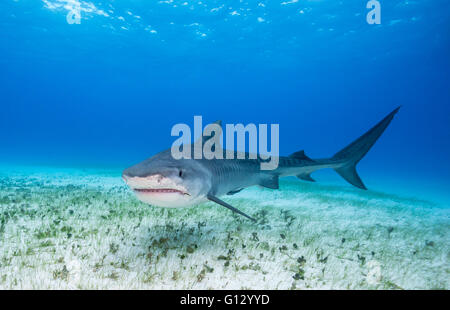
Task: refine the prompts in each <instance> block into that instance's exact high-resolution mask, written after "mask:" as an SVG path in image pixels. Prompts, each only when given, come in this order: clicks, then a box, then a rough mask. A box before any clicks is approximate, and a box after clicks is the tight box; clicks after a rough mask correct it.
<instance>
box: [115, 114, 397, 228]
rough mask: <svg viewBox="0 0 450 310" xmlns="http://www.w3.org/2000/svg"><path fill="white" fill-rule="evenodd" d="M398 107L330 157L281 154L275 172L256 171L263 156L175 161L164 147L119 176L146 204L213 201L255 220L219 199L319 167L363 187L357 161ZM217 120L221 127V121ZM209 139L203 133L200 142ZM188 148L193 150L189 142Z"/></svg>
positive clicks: (172, 205)
mask: <svg viewBox="0 0 450 310" xmlns="http://www.w3.org/2000/svg"><path fill="white" fill-rule="evenodd" d="M399 109H400V107H398V108H396V109H395V110H394V111H392V112H391V113H389V114H388V115H387V116H386V117H385V118H384V119H382V120H381V121H380V122H379V123H378V124H376V125H375V126H374V127H372V128H371V129H370V130H369V131H367V132H366V133H365V134H363V135H362V136H360V137H359V138H358V139H356V140H355V141H353V142H352V143H350V144H349V145H348V146H346V147H345V148H343V149H342V150H341V151H339V152H337V153H336V154H335V155H334V156H332V157H330V158H319V159H311V158H309V157H308V156H306V155H305V152H304V151H303V150H302V151H298V152H295V153H293V154H291V155H290V156H280V157H279V158H278V163H279V164H278V167H277V168H276V169H274V170H261V169H260V163H261V161H262V159H261V158H260V157H257V158H256V159H252V158H254V157H252V156H249V153H245V156H244V158H243V159H238V158H236V157H234V158H235V159H216V158H213V159H206V158H201V159H194V158H191V159H188V158H181V159H174V158H173V156H172V154H171V149H168V150H165V151H162V152H160V153H158V154H156V155H154V156H153V157H151V158H149V159H147V160H144V161H143V162H141V163H138V164H136V165H134V166H132V167H130V168H127V169H125V170H124V171H123V174H122V178H123V179H124V181H125V183H126V184H127V185H128V186H129V187H130V189H131V190H132V191H133V192H134V193H135V194H136V197H137V198H138V199H139V200H140V201H142V202H144V203H147V204H150V205H154V206H160V207H168V208H176V207H186V206H193V205H197V204H200V203H202V202H206V201H212V202H215V203H217V204H219V205H222V206H224V207H226V208H228V209H230V210H232V211H233V212H236V213H238V214H240V215H243V216H245V217H247V218H248V219H250V220H252V221H255V220H254V219H253V218H252V217H250V216H249V215H247V214H245V213H243V212H242V211H240V210H238V209H236V208H235V207H233V206H231V205H230V204H228V203H227V202H225V201H223V200H221V199H220V198H219V197H221V196H223V195H233V194H236V193H238V192H240V191H241V190H243V189H244V188H247V187H249V186H253V185H260V186H262V187H266V188H271V189H278V188H279V184H278V183H279V178H280V177H287V176H297V177H298V178H299V179H301V180H304V181H310V182H315V180H314V179H313V178H312V177H311V173H313V172H314V171H316V170H319V169H324V168H331V169H334V170H335V171H336V172H337V173H338V174H339V175H340V176H342V177H343V178H344V179H345V180H346V181H347V182H349V183H350V184H352V185H354V186H356V187H357V188H360V189H363V190H366V189H367V188H366V186H365V185H364V183H363V182H362V180H361V178H360V177H359V175H358V173H357V172H356V165H357V164H358V162H359V161H360V160H361V159H362V158H363V157H364V156H365V155H366V153H367V152H368V151H369V149H370V148H371V147H372V146H373V145H374V144H375V142H376V141H377V140H378V138H379V137H380V136H381V134H382V133H383V132H384V131H385V129H386V128H387V127H388V125H389V124H390V122H391V121H392V119H393V118H394V115H395V114H396V113H397V112H398V110H399ZM216 123H217V124H219V125H220V126H221V122H220V121H219V122H216ZM220 128H221V127H220ZM212 136H213V135H211V137H212ZM211 137H204V136H203V137H202V139H203V142H206V141H207V140H208V139H209V138H211ZM183 147H184V146H183ZM187 147H191V148H193V144H191V145H188V146H187ZM223 152H226V150H223ZM224 158H225V156H224ZM241 158H242V157H241Z"/></svg>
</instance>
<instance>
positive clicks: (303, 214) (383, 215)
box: [0, 169, 450, 289]
mask: <svg viewBox="0 0 450 310" xmlns="http://www.w3.org/2000/svg"><path fill="white" fill-rule="evenodd" d="M227 201H229V202H230V203H231V204H232V205H234V206H236V207H238V208H239V209H241V210H243V211H245V212H246V213H248V214H251V215H252V216H254V217H255V218H256V219H257V220H258V222H257V224H253V223H251V222H250V221H248V220H246V219H245V218H243V217H241V216H237V215H235V214H232V213H231V212H230V211H229V210H227V209H225V208H220V207H219V206H216V205H214V204H211V203H206V204H204V205H201V206H198V207H194V208H184V209H161V208H155V207H149V206H146V205H144V204H142V203H140V202H138V201H137V200H136V199H135V198H134V197H133V195H132V194H131V193H130V192H129V190H128V189H127V188H126V187H125V186H124V185H123V184H122V182H121V180H120V173H119V172H116V171H112V172H111V171H89V170H76V169H66V170H61V171H60V170H57V169H53V170H49V169H46V170H39V169H33V170H32V169H22V170H15V171H12V170H11V171H8V172H7V173H6V172H3V173H1V174H0V288H2V289H12V288H14V289H16V288H31V289H45V288H62V289H65V288H80V289H108V288H110V289H128V288H130V289H159V288H162V289H170V288H174V289H175V288H176V289H244V288H245V289H248V288H252V289H308V288H334V289H360V288H368V289H436V288H440V289H448V288H449V281H450V280H449V279H450V277H449V271H450V268H449V263H448V260H449V240H450V239H449V227H450V220H449V214H450V213H449V211H448V209H447V208H442V207H439V206H436V205H433V204H430V203H428V202H426V201H420V200H414V199H405V198H402V197H397V196H393V195H388V194H384V193H377V192H371V191H367V192H366V191H359V190H355V189H352V188H350V187H345V186H344V187H338V186H323V185H318V184H308V183H303V182H299V181H283V182H281V190H280V191H273V190H267V189H260V188H258V187H254V188H249V189H246V190H244V191H242V192H241V193H239V194H236V195H234V196H230V197H227ZM373 266H379V269H376V268H375V269H373ZM374 273H375V274H374ZM369 275H370V276H371V278H370V279H369ZM373 279H375V280H373Z"/></svg>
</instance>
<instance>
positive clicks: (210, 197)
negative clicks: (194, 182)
mask: <svg viewBox="0 0 450 310" xmlns="http://www.w3.org/2000/svg"><path fill="white" fill-rule="evenodd" d="M207 198H208V199H209V200H211V201H213V202H215V203H217V204H219V205H222V206H224V207H225V208H227V209H230V210H231V211H233V212H236V213H238V214H240V215H243V216H245V217H246V218H248V219H250V220H252V221H253V222H256V220H255V219H254V218H252V217H250V216H248V215H247V214H245V213H244V212H242V211H239V210H238V209H236V208H235V207H233V206H231V205H229V204H228V203H226V202H225V201H222V200H220V199H219V198H217V197H215V196H212V195H208V197H207Z"/></svg>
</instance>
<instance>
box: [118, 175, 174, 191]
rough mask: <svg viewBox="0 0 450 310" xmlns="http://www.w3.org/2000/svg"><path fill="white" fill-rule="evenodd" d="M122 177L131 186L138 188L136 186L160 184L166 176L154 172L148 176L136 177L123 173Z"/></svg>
mask: <svg viewBox="0 0 450 310" xmlns="http://www.w3.org/2000/svg"><path fill="white" fill-rule="evenodd" d="M122 179H123V180H124V182H125V183H126V184H127V185H129V186H130V187H133V188H136V187H141V186H143V185H152V186H158V185H159V184H161V183H162V182H163V180H164V179H165V178H164V176H163V175H161V174H153V175H150V176H146V177H136V176H130V175H128V174H126V173H123V174H122Z"/></svg>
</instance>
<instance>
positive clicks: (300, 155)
mask: <svg viewBox="0 0 450 310" xmlns="http://www.w3.org/2000/svg"><path fill="white" fill-rule="evenodd" d="M289 157H292V158H297V159H303V160H308V161H313V160H312V159H311V158H309V157H308V156H306V155H305V151H304V150H301V151H298V152H295V153H292V154H291V155H289Z"/></svg>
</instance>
